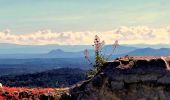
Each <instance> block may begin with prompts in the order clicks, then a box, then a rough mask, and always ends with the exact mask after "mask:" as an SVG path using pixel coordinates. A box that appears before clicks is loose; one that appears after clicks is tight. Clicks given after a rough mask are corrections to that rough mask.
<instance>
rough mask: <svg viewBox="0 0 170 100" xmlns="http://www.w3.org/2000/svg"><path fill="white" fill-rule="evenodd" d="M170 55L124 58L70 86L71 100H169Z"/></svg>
mask: <svg viewBox="0 0 170 100" xmlns="http://www.w3.org/2000/svg"><path fill="white" fill-rule="evenodd" d="M169 62H170V59H169V57H124V58H119V59H118V60H114V61H111V62H108V63H107V64H106V65H104V66H103V69H102V70H101V71H100V72H99V73H98V74H97V75H96V76H95V77H93V78H92V79H90V80H87V81H85V82H83V83H82V84H79V85H76V86H75V87H72V88H71V89H70V95H65V96H64V97H63V98H62V99H63V100H66V99H65V98H69V99H67V100H139V99H140V100H168V98H169V97H170V91H169V90H170V87H169V85H170V72H169V70H167V69H169Z"/></svg>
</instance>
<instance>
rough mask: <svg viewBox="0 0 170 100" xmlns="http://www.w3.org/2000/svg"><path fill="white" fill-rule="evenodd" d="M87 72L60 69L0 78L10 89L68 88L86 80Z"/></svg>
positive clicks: (76, 69) (75, 69)
mask: <svg viewBox="0 0 170 100" xmlns="http://www.w3.org/2000/svg"><path fill="white" fill-rule="evenodd" d="M85 73H86V71H85V70H81V69H78V68H60V69H54V70H49V71H44V72H40V73H34V74H23V75H16V76H15V75H7V76H2V77H0V80H1V82H2V83H3V84H4V85H7V86H10V87H66V86H70V85H73V84H75V83H77V82H79V81H82V80H84V79H85Z"/></svg>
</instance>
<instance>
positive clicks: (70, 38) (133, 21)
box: [0, 0, 170, 45]
mask: <svg viewBox="0 0 170 100" xmlns="http://www.w3.org/2000/svg"><path fill="white" fill-rule="evenodd" d="M169 9H170V1H169V0H0V43H17V44H26V45H44V44H61V45H63V44H75V45H76V44H79V45H80V44H90V43H92V41H93V38H92V37H94V36H95V35H96V34H97V35H99V36H101V37H102V38H103V39H104V40H106V42H107V43H113V41H114V40H120V42H121V43H125V44H137V43H146V44H158V43H168V44H170V42H169V38H170V11H169Z"/></svg>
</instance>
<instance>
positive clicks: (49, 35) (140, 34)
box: [0, 26, 170, 45]
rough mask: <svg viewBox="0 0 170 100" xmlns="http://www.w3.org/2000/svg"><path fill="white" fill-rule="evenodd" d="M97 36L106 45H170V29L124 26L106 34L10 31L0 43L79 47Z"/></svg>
mask: <svg viewBox="0 0 170 100" xmlns="http://www.w3.org/2000/svg"><path fill="white" fill-rule="evenodd" d="M95 35H98V36H99V37H101V39H102V40H105V42H106V43H108V44H110V43H114V41H115V40H119V41H120V43H123V44H137V43H146V44H157V43H166V44H167V43H170V27H164V28H150V27H147V26H133V27H127V26H122V27H119V28H115V29H113V30H111V31H105V32H96V31H94V32H61V33H57V32H52V31H50V30H45V31H38V32H35V33H29V34H12V33H10V30H6V31H4V32H0V43H16V44H22V45H45V44H60V45H66V44H69V45H77V44H92V43H93V38H94V36H95Z"/></svg>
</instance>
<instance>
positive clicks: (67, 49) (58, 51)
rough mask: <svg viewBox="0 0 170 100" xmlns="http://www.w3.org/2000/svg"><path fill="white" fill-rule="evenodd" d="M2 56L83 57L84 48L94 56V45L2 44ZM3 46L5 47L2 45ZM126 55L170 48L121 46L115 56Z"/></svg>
mask: <svg viewBox="0 0 170 100" xmlns="http://www.w3.org/2000/svg"><path fill="white" fill-rule="evenodd" d="M0 46H1V47H0V58H1V59H2V58H6V59H9V58H15V59H32V58H83V57H84V54H83V50H84V49H85V48H88V49H89V52H90V56H92V57H93V56H94V50H93V47H92V46H90V45H76V46H71V45H64V46H60V45H44V46H24V45H16V44H0ZM2 46H3V47H2ZM112 50H113V48H112V46H111V45H106V46H105V47H104V48H103V50H102V51H103V54H105V55H109V54H110V53H111V52H112ZM124 55H131V56H166V55H170V48H159V49H155V48H141V47H138V48H137V47H133V46H132V45H131V46H124V45H122V46H119V47H118V48H117V49H116V50H115V52H114V55H113V58H115V57H120V56H124Z"/></svg>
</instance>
